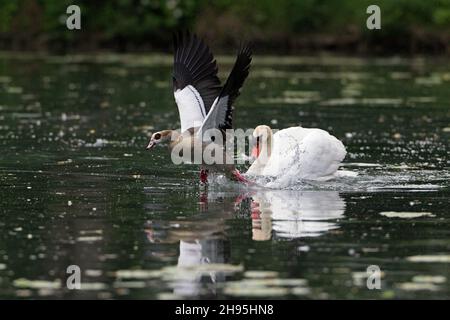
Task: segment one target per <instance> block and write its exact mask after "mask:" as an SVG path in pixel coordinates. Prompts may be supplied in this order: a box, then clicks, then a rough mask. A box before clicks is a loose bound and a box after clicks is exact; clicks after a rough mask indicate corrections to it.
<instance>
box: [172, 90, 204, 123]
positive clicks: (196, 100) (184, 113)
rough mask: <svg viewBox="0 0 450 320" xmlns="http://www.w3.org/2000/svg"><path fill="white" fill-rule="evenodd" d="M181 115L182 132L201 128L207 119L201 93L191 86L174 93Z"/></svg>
mask: <svg viewBox="0 0 450 320" xmlns="http://www.w3.org/2000/svg"><path fill="white" fill-rule="evenodd" d="M173 95H174V97H175V102H176V103H177V106H178V113H179V114H180V123H181V132H185V131H186V130H188V129H190V128H195V127H199V126H201V124H202V123H203V120H204V119H205V117H206V111H205V105H204V103H203V100H202V97H201V96H200V94H199V92H198V91H197V90H196V89H195V88H194V87H193V86H191V85H188V86H186V87H184V88H183V89H182V90H179V89H178V90H176V91H174V93H173Z"/></svg>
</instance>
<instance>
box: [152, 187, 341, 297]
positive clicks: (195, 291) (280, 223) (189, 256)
mask: <svg viewBox="0 0 450 320" xmlns="http://www.w3.org/2000/svg"><path fill="white" fill-rule="evenodd" d="M344 211H345V202H344V200H343V199H342V198H341V197H340V196H339V193H338V192H335V191H301V192H300V191H286V190H273V191H272V190H269V191H266V190H264V191H257V192H252V193H250V194H249V193H242V194H239V193H230V192H225V193H220V192H208V193H202V194H201V195H200V201H199V211H198V214H195V215H190V216H188V217H186V218H187V219H183V220H176V221H168V220H164V221H149V222H148V223H147V224H146V228H145V232H146V236H147V239H148V240H149V241H150V242H151V243H154V244H157V243H177V242H178V243H179V255H178V261H177V268H178V269H179V272H178V274H177V276H176V277H175V279H172V280H173V281H172V280H171V281H169V283H168V285H169V287H170V288H171V289H172V290H173V293H174V294H175V295H176V296H181V297H194V296H202V297H214V296H216V295H217V292H218V288H219V286H220V284H221V283H223V282H225V280H226V277H227V275H229V274H230V273H229V272H227V271H224V270H223V268H225V269H227V267H226V266H227V265H228V266H231V258H230V257H231V250H232V248H231V243H230V241H229V239H228V237H227V221H228V220H231V219H233V218H234V219H236V218H237V217H238V216H240V217H248V216H249V215H250V216H251V223H252V239H253V240H255V241H264V240H270V239H273V240H274V241H276V239H278V238H290V239H294V238H300V237H317V236H320V235H322V234H324V233H326V232H327V231H329V230H333V229H336V228H338V227H339V225H338V219H340V218H342V217H343V215H344ZM205 264H211V265H214V266H216V267H213V268H211V269H208V268H204V267H205V266H204V265H205ZM234 264H238V263H234Z"/></svg>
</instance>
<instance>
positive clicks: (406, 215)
mask: <svg viewBox="0 0 450 320" xmlns="http://www.w3.org/2000/svg"><path fill="white" fill-rule="evenodd" d="M380 215H382V216H385V217H388V218H403V219H412V218H419V217H434V215H433V214H432V213H431V212H397V211H386V212H380Z"/></svg>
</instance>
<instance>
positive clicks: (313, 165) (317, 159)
mask: <svg viewBox="0 0 450 320" xmlns="http://www.w3.org/2000/svg"><path fill="white" fill-rule="evenodd" d="M345 155H346V151H345V147H344V145H343V144H342V142H341V141H339V140H338V139H336V138H335V137H333V136H332V135H330V134H329V133H328V132H326V131H324V130H321V129H308V128H302V127H292V128H288V129H283V130H280V131H278V132H276V133H275V134H274V135H273V142H272V153H271V156H270V158H269V160H268V161H267V163H266V165H265V166H264V168H263V170H262V172H261V173H262V175H264V176H272V177H276V178H286V179H289V180H290V181H292V179H295V180H298V179H310V180H327V179H330V178H332V177H333V175H334V173H335V172H336V171H337V169H338V168H339V164H340V162H341V161H342V160H343V159H344V157H345Z"/></svg>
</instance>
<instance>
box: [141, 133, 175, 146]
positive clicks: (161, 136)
mask: <svg viewBox="0 0 450 320" xmlns="http://www.w3.org/2000/svg"><path fill="white" fill-rule="evenodd" d="M171 134H172V130H162V131H158V132H155V133H154V134H152V137H151V138H150V141H149V143H148V145H147V150H150V149H153V147H154V146H156V145H157V144H158V143H161V142H164V141H168V140H170V137H171Z"/></svg>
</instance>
